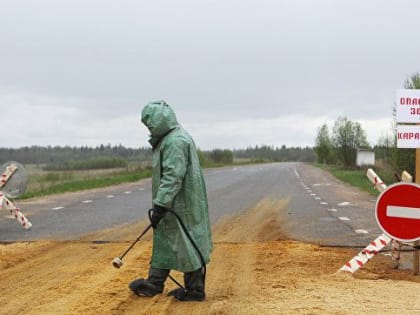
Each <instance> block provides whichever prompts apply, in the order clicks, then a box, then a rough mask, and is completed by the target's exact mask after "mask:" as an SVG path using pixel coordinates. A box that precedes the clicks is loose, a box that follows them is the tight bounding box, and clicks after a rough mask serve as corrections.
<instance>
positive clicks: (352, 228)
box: [0, 163, 381, 246]
mask: <svg viewBox="0 0 420 315" xmlns="http://www.w3.org/2000/svg"><path fill="white" fill-rule="evenodd" d="M205 180H206V185H207V192H208V197H209V212H210V218H211V221H212V223H215V222H217V220H218V219H220V218H221V217H223V216H224V215H227V214H232V213H237V212H240V211H243V210H246V209H248V208H250V207H252V206H254V205H255V204H256V203H257V202H258V201H260V200H261V199H263V198H275V199H287V200H289V204H288V207H287V208H285V209H284V210H283V212H282V213H280V214H279V215H280V217H281V219H282V229H283V232H284V233H285V234H286V235H287V236H288V237H290V238H292V239H297V240H302V241H307V242H312V243H317V244H322V245H343V246H365V245H367V244H368V243H369V242H370V241H372V240H373V239H374V238H376V237H377V236H378V235H379V234H381V231H380V230H379V228H378V227H377V224H376V222H375V219H374V202H375V200H374V198H372V197H371V196H369V195H368V194H366V193H363V192H360V191H359V190H357V189H355V188H353V187H350V186H348V185H345V184H343V183H341V182H339V181H337V180H336V179H334V178H333V177H332V176H331V175H329V174H328V173H326V172H325V171H322V170H320V169H318V168H315V167H312V166H310V165H306V164H301V163H273V164H258V165H248V166H236V167H225V168H218V169H209V170H206V171H205ZM14 203H15V205H16V206H18V207H20V208H21V209H22V211H23V213H24V214H25V215H26V216H27V217H28V219H29V220H30V221H31V222H32V224H33V227H32V228H31V229H30V230H24V229H22V227H21V226H20V224H19V223H17V222H16V221H15V220H14V219H12V218H10V215H9V213H8V212H7V211H5V210H1V212H0V241H17V240H37V239H63V240H65V239H78V238H79V237H80V236H82V235H84V234H87V233H90V232H95V231H98V230H102V229H104V228H110V227H114V226H117V225H122V224H127V223H133V222H136V221H138V220H141V219H145V218H146V213H147V210H148V209H149V208H150V206H151V184H150V179H146V180H142V181H139V182H137V183H133V184H124V185H119V186H115V187H110V188H106V189H98V190H93V191H87V192H81V193H72V194H65V195H61V196H53V197H49V198H44V199H38V200H33V201H25V202H22V201H21V202H19V201H16V202H14Z"/></svg>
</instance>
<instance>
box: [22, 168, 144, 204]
mask: <svg viewBox="0 0 420 315" xmlns="http://www.w3.org/2000/svg"><path fill="white" fill-rule="evenodd" d="M25 168H26V171H27V173H28V186H27V189H26V192H25V193H24V194H23V195H22V196H21V197H20V198H19V199H28V198H33V197H39V196H46V195H51V194H58V193H65V192H71V191H79V190H85V189H92V188H100V187H106V186H112V185H117V184H121V183H128V182H135V181H138V180H140V179H143V178H146V177H150V176H151V171H150V167H148V166H147V165H142V164H139V163H130V164H129V165H128V166H127V167H125V168H113V169H103V170H83V171H45V170H44V169H43V165H25Z"/></svg>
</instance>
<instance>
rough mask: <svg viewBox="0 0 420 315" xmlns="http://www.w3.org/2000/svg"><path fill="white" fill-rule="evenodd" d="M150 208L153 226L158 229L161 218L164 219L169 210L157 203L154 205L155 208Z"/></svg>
mask: <svg viewBox="0 0 420 315" xmlns="http://www.w3.org/2000/svg"><path fill="white" fill-rule="evenodd" d="M150 210H151V215H150V222H151V223H152V227H153V228H154V229H156V227H157V225H158V224H159V222H160V220H162V218H163V217H164V216H165V215H166V212H167V210H166V208H164V207H161V206H157V205H153V208H152V209H150Z"/></svg>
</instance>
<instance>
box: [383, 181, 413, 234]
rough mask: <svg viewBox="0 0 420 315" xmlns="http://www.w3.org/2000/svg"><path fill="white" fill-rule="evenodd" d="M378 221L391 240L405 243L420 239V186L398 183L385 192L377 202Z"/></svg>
mask: <svg viewBox="0 0 420 315" xmlns="http://www.w3.org/2000/svg"><path fill="white" fill-rule="evenodd" d="M375 215H376V220H377V221H378V224H379V226H380V228H381V229H382V230H383V231H384V232H385V233H386V234H387V235H389V236H390V237H391V238H393V239H396V240H400V241H403V242H413V241H416V240H419V239H420V186H419V185H415V184H409V183H398V184H395V185H392V186H389V187H388V188H387V189H386V190H384V191H383V192H382V193H381V195H380V196H379V198H378V200H377V201H376V209H375Z"/></svg>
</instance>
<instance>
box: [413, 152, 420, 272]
mask: <svg viewBox="0 0 420 315" xmlns="http://www.w3.org/2000/svg"><path fill="white" fill-rule="evenodd" d="M416 183H417V184H420V149H416ZM416 245H417V246H418V245H420V242H419V241H417V242H415V243H414V246H416ZM419 256H420V255H419V250H418V249H416V248H415V249H414V253H413V272H414V274H415V275H418V274H419Z"/></svg>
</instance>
